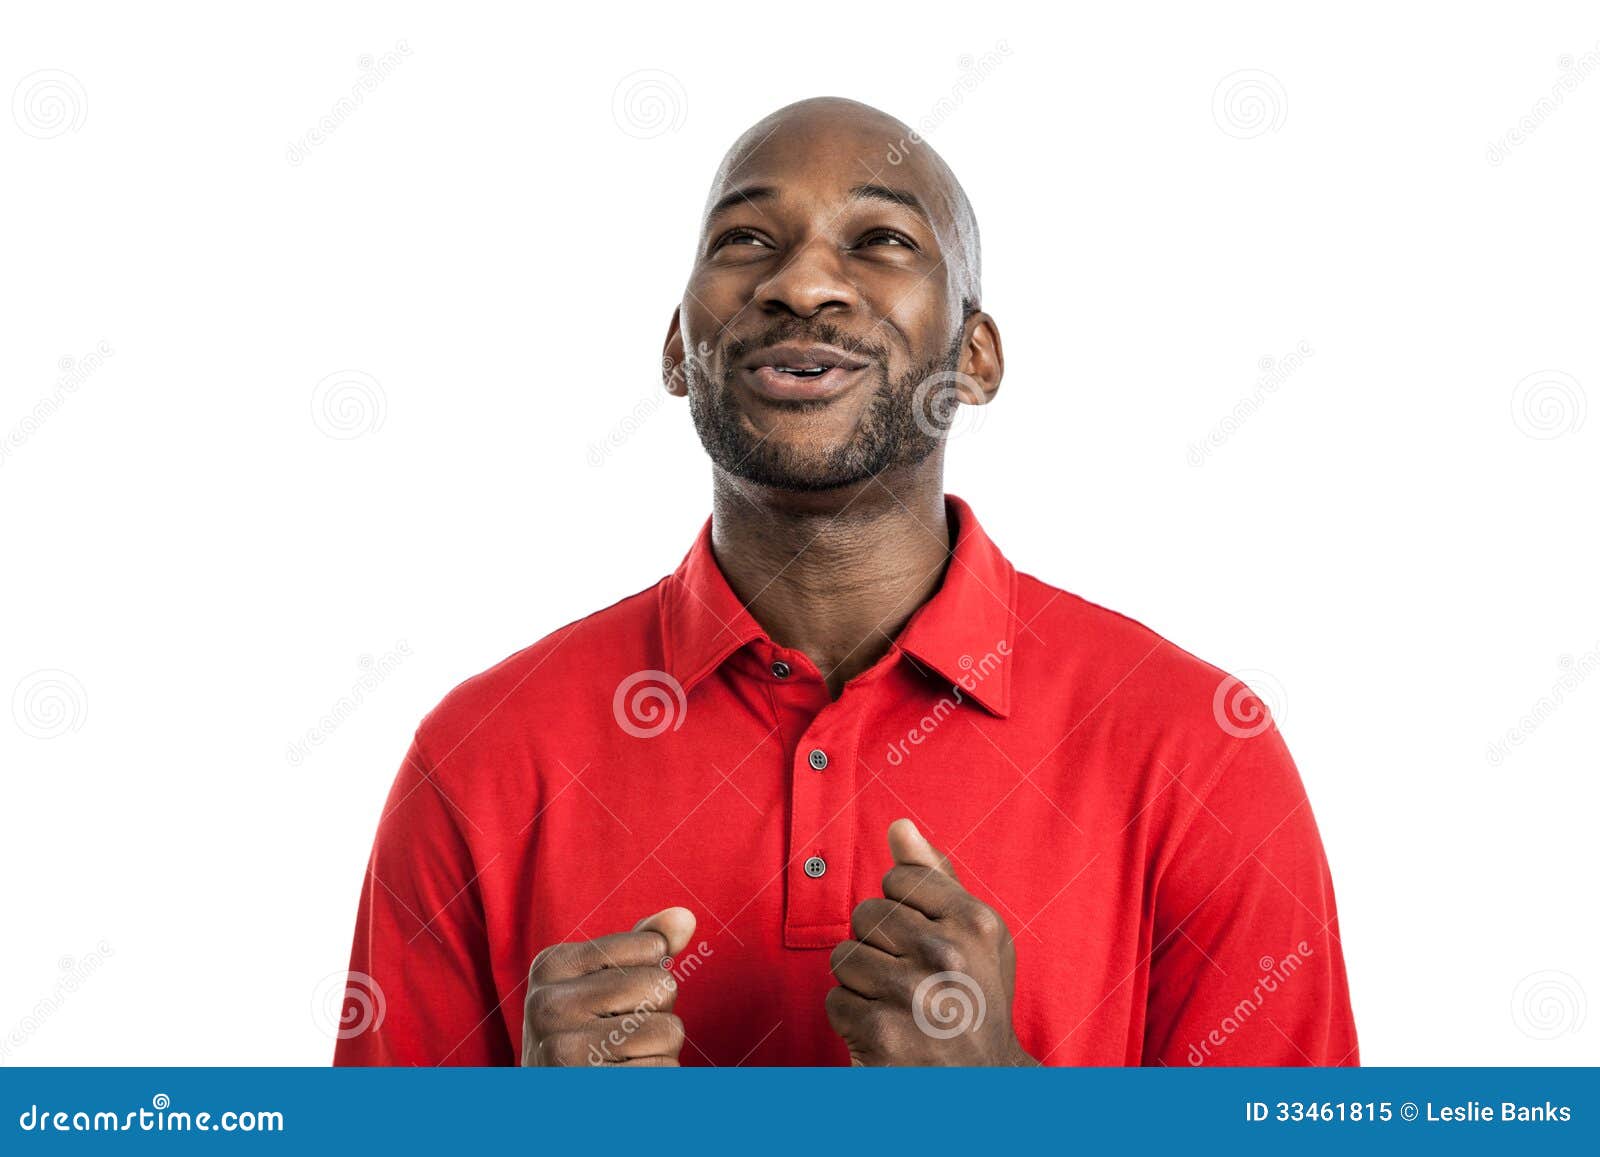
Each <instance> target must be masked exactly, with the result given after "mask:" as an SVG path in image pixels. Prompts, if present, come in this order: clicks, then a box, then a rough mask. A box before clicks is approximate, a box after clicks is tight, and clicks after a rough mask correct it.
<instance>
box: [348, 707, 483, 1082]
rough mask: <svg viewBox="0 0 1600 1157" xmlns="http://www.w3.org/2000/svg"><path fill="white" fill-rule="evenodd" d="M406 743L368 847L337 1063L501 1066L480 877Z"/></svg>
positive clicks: (452, 817) (452, 815) (421, 758)
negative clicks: (479, 886) (373, 837)
mask: <svg viewBox="0 0 1600 1157" xmlns="http://www.w3.org/2000/svg"><path fill="white" fill-rule="evenodd" d="M458 815H459V813H457V812H456V810H455V807H454V805H453V804H452V803H451V802H450V800H449V798H448V797H447V796H446V794H445V792H444V791H443V789H441V787H440V786H439V784H438V782H437V781H436V779H435V777H434V774H433V772H432V770H431V766H430V764H429V763H428V761H427V758H426V756H425V755H424V753H423V750H422V743H421V739H420V737H419V738H416V739H413V741H412V744H411V748H410V750H409V751H408V752H407V753H406V758H405V763H404V764H403V765H402V766H401V768H400V771H399V774H398V775H397V776H396V777H395V782H394V786H393V788H392V789H391V790H390V793H389V798H388V800H387V802H386V803H385V805H384V813H383V818H382V820H381V821H380V822H379V824H378V834H377V837H376V839H375V840H374V841H373V846H372V854H371V856H370V858H369V860H368V863H367V872H366V878H365V880H364V881H363V884H362V888H361V902H360V907H359V911H358V913H357V916H356V931H355V942H354V945H353V946H352V948H351V952H350V972H349V977H348V983H347V988H346V993H345V1004H344V1009H343V1015H342V1018H341V1023H340V1025H339V1026H338V1030H337V1031H338V1042H337V1044H336V1046H335V1049H334V1064H336V1065H440V1064H449V1065H504V1064H513V1063H515V1050H514V1048H513V1045H512V1042H511V1041H510V1040H509V1039H508V1038H507V1034H506V1030H505V1022H504V1020H503V1019H502V1017H501V1016H500V1015H498V1014H499V1012H500V1007H499V1006H500V997H499V995H498V993H497V992H496V989H495V984H494V978H493V974H492V971H491V968H490V963H489V961H490V956H489V947H488V937H487V934H486V930H485V921H484V915H483V905H482V901H481V897H480V896H479V893H478V890H477V888H476V886H475V883H476V880H477V877H478V873H479V871H480V869H479V867H478V866H477V865H475V864H474V863H473V857H472V853H471V849H470V847H469V845H468V843H467V840H466V839H465V837H464V836H463V834H462V831H461V827H460V823H459V819H458Z"/></svg>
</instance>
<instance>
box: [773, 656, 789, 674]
mask: <svg viewBox="0 0 1600 1157" xmlns="http://www.w3.org/2000/svg"><path fill="white" fill-rule="evenodd" d="M772 675H773V678H775V679H787V678H788V677H789V664H787V663H785V662H784V661H783V660H782V659H779V660H778V661H777V662H775V663H773V664H772Z"/></svg>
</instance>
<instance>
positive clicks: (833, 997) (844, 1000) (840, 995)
mask: <svg viewBox="0 0 1600 1157" xmlns="http://www.w3.org/2000/svg"><path fill="white" fill-rule="evenodd" d="M822 1007H823V1008H824V1009H825V1010H826V1011H827V1013H828V1021H829V1023H830V1024H832V1025H833V1026H834V1027H835V1028H838V1027H839V1026H841V1025H845V1024H848V1023H849V1022H850V997H849V995H848V994H847V993H846V992H845V990H844V989H843V988H840V987H838V986H835V987H833V988H830V989H828V995H827V996H826V997H824V998H823V1001H822Z"/></svg>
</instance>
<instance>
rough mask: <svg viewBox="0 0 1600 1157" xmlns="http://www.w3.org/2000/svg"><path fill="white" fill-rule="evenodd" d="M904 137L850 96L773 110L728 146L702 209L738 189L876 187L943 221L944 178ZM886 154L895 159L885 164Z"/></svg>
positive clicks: (848, 193)
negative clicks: (905, 195)
mask: <svg viewBox="0 0 1600 1157" xmlns="http://www.w3.org/2000/svg"><path fill="white" fill-rule="evenodd" d="M807 106H810V107H807ZM910 135H911V131H910V130H909V129H907V128H906V127H905V126H904V125H902V124H900V122H899V121H897V120H895V119H894V118H893V117H890V116H888V115H886V114H884V113H880V112H878V111H877V110H876V109H870V108H868V107H867V106H865V105H856V104H854V102H848V101H837V102H835V101H826V102H821V101H819V102H805V104H803V105H800V106H791V107H790V108H788V109H780V110H779V111H778V112H776V113H774V114H773V115H772V116H770V117H767V118H766V119H765V120H763V121H761V122H759V123H758V124H756V125H754V126H752V127H751V128H750V129H749V130H748V131H747V132H746V133H745V134H744V135H743V136H742V137H740V138H739V140H738V141H737V142H736V143H735V144H734V146H733V147H732V148H731V149H729V150H728V154H727V156H725V157H724V158H723V161H722V164H721V165H720V166H719V167H718V171H717V178H716V180H715V181H714V182H713V184H712V187H711V192H710V195H709V196H708V197H707V199H706V210H707V214H708V215H709V213H710V212H711V210H712V209H713V208H715V206H717V205H718V204H719V203H721V202H723V201H724V200H725V199H727V198H728V197H729V196H730V195H731V194H735V193H736V192H737V191H738V190H740V189H751V188H763V189H768V190H772V191H773V192H774V193H775V194H776V195H777V197H778V198H783V197H784V196H785V195H786V194H790V195H795V196H799V195H804V196H806V197H808V198H810V197H823V198H827V199H831V200H838V201H843V200H845V199H848V198H851V197H854V196H857V195H858V192H859V190H860V189H861V188H862V187H864V186H875V187H878V188H885V189H894V190H898V191H902V192H905V193H908V194H911V195H912V196H914V197H915V198H916V199H917V201H918V202H919V203H920V204H921V205H922V206H923V207H924V208H925V209H926V211H927V213H928V214H929V216H930V217H932V218H933V220H934V222H935V224H937V225H940V226H942V225H944V224H945V223H946V222H948V221H949V219H950V217H951V214H952V208H953V206H952V202H951V198H950V195H949V191H948V184H947V182H946V181H945V180H944V179H943V173H941V172H940V171H939V169H938V168H937V167H936V166H935V165H934V164H933V163H931V159H930V158H929V157H928V156H925V155H922V154H924V153H926V152H928V150H923V149H917V148H915V147H913V148H910V149H907V147H906V144H905V142H906V140H907V138H908V137H909V136H910ZM897 149H898V150H899V151H898V152H897V151H896V150H897ZM891 157H895V158H896V159H897V160H898V161H899V163H898V164H894V163H891V161H890V158H891Z"/></svg>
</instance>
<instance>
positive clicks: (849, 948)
mask: <svg viewBox="0 0 1600 1157" xmlns="http://www.w3.org/2000/svg"><path fill="white" fill-rule="evenodd" d="M859 945H860V941H858V940H841V941H839V943H837V944H835V945H834V946H833V951H832V952H830V953H829V954H828V971H829V972H838V971H839V968H840V967H841V966H842V965H843V964H844V962H845V961H846V960H849V959H850V957H851V956H852V955H853V954H854V953H855V950H856V948H857V947H858V946H859Z"/></svg>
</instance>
